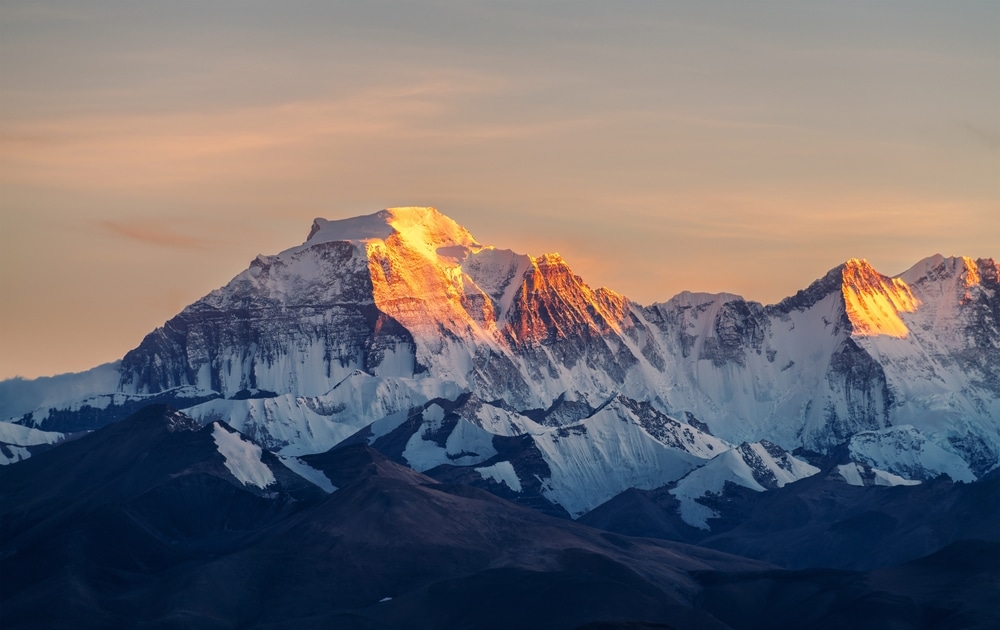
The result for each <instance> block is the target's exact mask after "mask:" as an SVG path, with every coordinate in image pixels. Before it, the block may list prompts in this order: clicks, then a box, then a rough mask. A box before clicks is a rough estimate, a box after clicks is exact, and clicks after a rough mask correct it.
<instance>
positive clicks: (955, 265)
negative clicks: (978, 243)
mask: <svg viewBox="0 0 1000 630" xmlns="http://www.w3.org/2000/svg"><path fill="white" fill-rule="evenodd" d="M979 262H992V261H979ZM984 267H985V265H984ZM958 275H961V278H962V281H963V282H964V284H965V288H971V287H974V286H976V285H978V284H981V283H982V281H983V278H982V274H981V273H980V265H979V264H978V262H977V261H975V260H973V259H972V258H969V257H968V256H947V257H946V256H942V255H941V254H934V255H933V256H928V257H927V258H924V259H923V260H921V261H920V262H918V263H917V264H915V265H913V266H912V267H910V268H909V269H907V270H906V271H904V272H903V273H901V274H899V276H897V277H898V278H900V279H901V280H904V281H905V282H907V283H908V284H917V283H919V282H925V281H927V280H940V279H943V278H952V277H955V276H958Z"/></svg>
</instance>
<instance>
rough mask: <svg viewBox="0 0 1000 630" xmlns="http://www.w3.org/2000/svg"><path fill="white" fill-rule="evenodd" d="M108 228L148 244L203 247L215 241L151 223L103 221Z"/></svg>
mask: <svg viewBox="0 0 1000 630" xmlns="http://www.w3.org/2000/svg"><path fill="white" fill-rule="evenodd" d="M100 225H101V226H102V227H104V228H105V229H106V230H108V231H110V232H112V233H113V234H115V235H117V236H123V237H125V238H127V239H131V240H134V241H139V242H141V243H144V244H148V245H158V246H161V247H175V248H179V249H202V248H206V247H209V246H210V245H212V243H213V241H211V240H209V239H205V238H199V237H196V236H191V235H190V234H183V233H180V232H178V231H175V230H173V229H170V228H165V227H163V226H161V225H154V224H151V223H148V222H146V223H137V222H127V223H126V222H119V221H102V222H101V223H100Z"/></svg>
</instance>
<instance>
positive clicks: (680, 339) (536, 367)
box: [16, 208, 1000, 505]
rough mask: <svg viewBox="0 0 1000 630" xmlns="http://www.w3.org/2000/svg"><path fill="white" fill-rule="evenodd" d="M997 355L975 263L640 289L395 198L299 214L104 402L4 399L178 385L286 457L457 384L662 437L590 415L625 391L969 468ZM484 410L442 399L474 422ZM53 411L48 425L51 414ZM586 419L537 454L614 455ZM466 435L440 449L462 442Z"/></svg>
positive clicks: (136, 394) (134, 363)
mask: <svg viewBox="0 0 1000 630" xmlns="http://www.w3.org/2000/svg"><path fill="white" fill-rule="evenodd" d="M998 366H1000V274H998V270H997V265H996V263H995V262H994V261H993V260H989V259H987V260H978V261H974V260H971V259H968V258H944V257H942V256H933V257H930V258H928V259H926V260H923V261H921V262H919V263H918V264H917V265H915V266H914V267H913V268H911V269H910V270H908V271H907V272H905V273H903V274H900V275H899V276H896V277H888V276H885V275H883V274H881V273H879V272H878V271H877V270H875V269H874V268H873V267H872V266H871V265H870V264H869V263H867V262H866V261H864V260H857V259H852V260H849V261H847V262H846V263H844V264H842V265H839V266H837V267H835V268H833V269H831V270H830V272H829V273H827V274H826V275H825V276H824V277H822V278H820V279H818V280H817V281H816V282H814V283H812V284H811V285H810V286H809V287H807V288H805V289H803V290H802V291H799V292H798V293H797V294H795V295H794V296H791V297H789V298H787V299H786V300H783V301H782V302H780V303H778V304H775V305H770V306H765V305H762V304H759V303H756V302H752V301H748V300H745V299H743V298H742V297H740V296H737V295H731V294H706V293H690V292H684V293H681V294H679V295H677V296H675V297H673V298H671V299H670V300H668V301H666V302H662V303H657V304H653V305H650V306H642V305H638V304H635V303H633V302H631V301H629V300H628V299H627V298H626V297H624V296H621V295H619V294H617V293H615V292H614V291H611V290H610V289H605V288H594V287H591V286H589V285H588V284H587V283H586V282H585V281H584V280H583V279H582V278H580V277H579V276H577V275H576V274H574V273H573V271H572V269H571V267H570V266H569V264H568V263H567V262H566V261H565V260H563V259H562V258H561V257H560V256H559V255H557V254H544V255H539V256H530V255H526V254H520V253H517V252H514V251H512V250H506V249H498V248H495V247H492V246H489V245H484V244H482V243H480V242H479V241H478V240H477V239H476V238H475V237H474V236H473V235H472V234H471V233H469V231H468V230H466V229H465V228H463V227H462V226H460V225H459V224H457V223H456V222H455V221H453V220H452V219H450V218H448V217H446V216H444V215H442V214H441V213H439V212H438V211H437V210H435V209H433V208H392V209H388V210H383V211H381V212H378V213H375V214H372V215H368V216H363V217H355V218H351V219H345V220H339V221H327V220H323V219H317V220H316V221H315V222H314V224H313V226H312V229H311V230H310V233H309V236H308V238H307V240H306V241H305V242H304V243H303V244H301V245H299V246H297V247H293V248H290V249H288V250H286V251H284V252H281V253H279V254H277V255H274V256H259V257H258V258H256V259H255V260H254V261H252V262H251V264H250V266H249V268H248V269H247V270H246V271H244V272H243V273H241V274H239V275H238V276H236V277H235V278H234V279H233V280H232V281H231V282H230V283H229V284H227V285H226V286H225V287H222V288H220V289H218V290H216V291H213V292H212V293H210V294H209V295H207V296H205V297H204V298H202V299H201V300H199V301H197V302H195V303H194V304H192V305H191V306H189V307H187V308H186V309H184V310H183V311H182V312H181V313H180V314H178V315H177V316H176V317H174V318H173V319H171V320H170V321H168V322H167V323H166V324H165V325H164V326H163V327H162V328H159V329H157V330H155V331H153V332H152V333H150V334H149V335H148V336H147V337H146V339H144V340H143V342H142V343H141V344H140V345H139V346H138V347H137V348H136V349H135V350H133V351H131V352H129V353H128V354H127V355H126V356H125V358H124V359H123V361H122V362H121V364H120V365H119V366H117V367H114V368H110V369H116V370H117V372H118V377H119V379H118V387H117V389H114V388H113V386H111V387H107V388H105V389H102V390H100V391H93V392H92V393H91V394H92V395H101V396H103V397H93V396H92V397H91V398H89V399H87V400H89V402H86V403H84V402H81V401H82V400H83V399H84V398H86V394H87V393H88V392H84V393H83V394H81V396H80V399H81V400H76V399H73V400H70V401H69V402H68V403H66V404H65V405H64V406H63V407H53V406H52V405H49V406H46V407H45V408H34V407H26V408H24V409H22V410H20V411H18V412H16V413H18V416H17V419H19V421H21V422H23V423H26V424H28V425H29V426H35V427H38V428H43V429H47V430H68V429H70V428H71V429H72V430H78V429H81V428H92V427H93V426H99V425H100V423H101V422H102V421H104V420H102V418H103V416H101V413H100V412H101V409H104V408H105V407H107V408H108V409H110V408H111V406H115V405H116V407H115V408H116V409H119V408H121V409H124V408H125V406H127V405H135V404H141V403H142V401H144V400H148V399H149V397H156V396H159V397H164V396H166V397H173V399H172V400H173V401H174V402H175V403H176V404H182V401H180V400H179V399H180V397H181V394H183V400H184V401H189V402H188V403H185V404H183V406H185V408H187V409H188V412H189V413H190V414H191V415H192V416H193V417H196V418H198V419H200V420H202V421H204V422H208V421H213V420H224V421H225V422H227V423H228V424H230V425H232V426H234V427H236V428H239V429H240V430H241V431H243V432H244V433H246V434H248V435H252V436H253V437H254V439H256V440H257V441H258V442H260V443H262V444H264V445H265V446H267V447H268V448H273V449H276V450H280V451H282V452H283V453H289V454H296V455H297V454H302V453H308V452H316V451H319V450H325V449H326V448H329V447H330V446H332V445H333V444H336V443H337V441H339V440H341V439H344V438H345V437H348V436H350V435H352V434H353V433H354V432H356V431H357V430H359V429H361V428H362V427H365V426H368V425H369V424H371V423H373V422H376V421H383V420H384V419H386V418H390V419H392V421H391V422H390V424H392V422H396V421H397V420H399V421H400V422H402V420H400V417H402V416H400V414H402V415H403V416H405V415H406V414H407V413H408V411H409V410H410V409H414V408H418V407H422V406H424V405H426V404H428V401H431V400H435V399H441V400H448V401H454V400H456V398H457V397H458V396H460V395H465V394H470V395H473V396H474V399H475V400H479V401H483V402H484V403H489V404H490V405H492V406H488V409H490V410H491V411H490V413H493V414H499V415H500V416H503V415H504V414H506V413H508V412H509V413H514V414H520V415H523V416H524V417H527V418H532V419H533V421H537V424H538V426H541V427H546V429H545V431H548V430H549V429H551V428H555V429H561V428H564V427H568V426H571V425H573V424H574V423H579V422H586V421H590V420H592V419H593V418H595V417H599V418H602V420H601V422H598V423H596V424H595V423H594V422H591V425H588V426H592V427H596V426H597V425H600V426H601V427H603V428H602V431H603V430H605V429H607V431H608V432H609V433H608V435H610V434H611V433H610V431H611V428H612V427H618V426H619V425H618V424H615V423H616V422H618V423H620V424H621V425H622V427H624V426H625V425H626V424H628V423H629V422H631V423H632V424H630V425H629V426H630V428H629V431H631V433H629V435H631V436H632V437H631V438H630V439H634V447H635V448H634V449H632V450H631V451H630V452H632V453H647V454H648V453H654V452H656V453H658V452H659V451H658V450H656V448H651V447H650V445H649V444H648V443H647V442H645V441H644V440H645V439H646V438H645V437H642V436H647V437H648V438H649V439H652V440H654V441H660V438H658V437H657V435H659V433H658V431H659V429H657V430H653V429H650V427H649V426H646V425H644V424H642V423H636V422H632V420H630V415H629V413H626V412H624V411H622V412H621V413H618V415H617V416H616V418H617V419H615V421H614V422H612V421H610V420H608V417H609V416H608V415H607V414H608V410H611V409H615V408H617V407H616V405H614V404H612V401H615V400H621V399H622V398H621V397H624V398H626V399H628V400H630V401H635V402H636V404H641V405H642V409H643V410H644V411H643V414H640V415H642V416H643V417H645V415H644V414H647V415H648V414H652V415H655V414H662V415H663V417H664V418H670V419H671V420H670V422H683V423H684V424H685V426H688V427H695V428H697V430H698V431H701V432H704V433H706V434H711V435H713V436H715V437H717V438H718V439H720V440H723V441H724V442H725V443H728V444H740V443H743V442H746V443H756V442H760V441H761V440H767V441H769V442H771V443H774V444H775V445H777V446H779V447H780V448H782V449H785V450H788V451H790V450H792V449H794V448H797V447H800V446H801V447H807V448H809V449H812V450H818V451H828V450H830V449H832V448H834V447H836V446H838V445H842V444H844V443H846V442H848V441H849V440H851V439H852V436H854V435H856V434H858V433H872V434H878V435H882V433H878V432H884V431H886V430H888V429H890V428H892V427H897V426H900V425H906V426H909V427H912V431H914V432H916V434H919V435H918V437H920V436H922V438H921V439H924V438H925V439H926V440H928V441H930V442H932V443H933V444H934V445H935V446H936V447H938V448H940V449H942V450H943V451H945V452H947V453H950V454H951V455H953V456H955V457H958V458H960V459H961V460H962V461H965V462H967V464H968V466H969V469H970V470H971V471H972V474H974V475H977V476H978V475H981V474H984V473H986V472H988V471H989V470H991V469H993V468H995V467H996V465H997V461H998V459H1000V427H998V425H997V423H996V421H995V418H997V417H1000V367H998ZM83 378H84V377H83V376H81V379H83ZM105 380H107V379H103V380H101V379H98V380H97V381H94V380H93V379H91V380H90V381H84V380H81V383H83V382H88V383H89V382H102V383H103V382H104V381H105ZM61 382H62V381H61ZM108 389H113V390H114V391H106V390H108ZM67 400H68V399H67ZM100 401H112V403H102V402H100ZM101 404H104V405H105V407H101V406H100V405H101ZM84 407H86V409H87V410H88V411H87V413H90V414H91V416H87V418H88V420H87V422H85V423H83V424H81V423H80V422H77V420H79V418H77V420H74V419H73V418H76V416H80V417H82V416H81V415H80V414H81V413H83V412H82V410H83V409H84ZM485 408H487V407H483V406H480V407H478V409H479V410H480V411H475V412H473V411H469V410H468V409H470V408H467V407H462V410H458V411H456V412H455V413H456V415H459V416H461V417H462V418H463V419H464V420H467V421H468V423H470V424H471V425H474V426H480V425H481V424H482V423H484V422H485V420H484V418H483V417H480V416H479V415H478V414H479V413H480V412H481V410H482V409H485ZM497 409H501V410H503V413H501V411H496V410H497ZM95 410H96V411H95ZM29 412H30V413H31V416H30V418H29V417H28V416H27V415H25V414H28V413H29ZM654 412H655V413H654ZM484 413H485V412H484ZM73 414H76V416H73ZM462 414H465V415H462ZM601 414H604V415H601ZM633 415H634V414H633ZM652 415H651V416H650V417H652ZM70 416H73V418H70ZM466 416H468V417H466ZM54 418H58V419H59V420H58V421H59V422H60V423H62V424H61V425H60V426H61V427H63V428H59V427H55V426H47V425H46V422H49V421H50V420H51V419H54ZM52 421H53V422H54V420H52ZM663 422H667V421H666V420H664V421H663ZM501 424H503V423H501ZM661 424H662V423H661ZM668 424H669V422H668ZM633 425H634V426H633ZM456 426H465V425H456ZM485 426H493V425H491V424H490V423H488V422H487V423H486V425H485ZM497 426H499V425H497ZM650 426H652V425H650ZM657 426H659V425H657ZM664 426H666V425H664ZM637 427H638V428H637ZM484 430H486V431H487V432H488V433H489V432H490V430H489V429H484ZM532 430H534V429H532ZM622 430H623V431H624V430H625V429H622ZM538 431H542V429H538ZM594 431H596V429H595V428H592V429H591V432H592V433H591V434H594ZM660 433H662V431H660ZM916 434H915V435H916ZM462 435H464V433H463V434H462ZM470 435H471V433H470ZM539 435H541V434H539ZM545 435H548V433H546V434H545ZM582 435H583V434H582V433H570V434H567V435H566V436H560V434H559V433H558V432H556V433H553V434H552V436H550V437H551V444H552V445H553V448H552V450H551V452H549V451H545V453H547V454H548V455H547V456H549V457H550V459H551V462H550V465H551V466H552V467H554V468H553V470H556V469H558V466H556V464H555V462H557V461H563V459H561V458H565V457H569V456H568V455H567V454H566V451H565V449H570V448H575V449H577V451H578V452H577V454H576V455H574V456H573V457H576V458H577V459H573V457H570V459H569V460H566V461H567V462H569V463H566V464H565V466H566V468H565V470H573V471H578V470H579V471H585V470H591V471H593V470H605V469H609V470H610V469H611V468H613V465H612V464H613V463H612V462H611V459H612V458H613V457H618V456H617V455H614V454H613V453H614V451H613V450H612V449H608V448H606V446H605V445H601V444H597V443H596V442H591V441H586V440H584V438H583V437H581V436H582ZM480 437H481V436H480ZM661 437H662V436H661ZM454 439H455V440H458V441H460V438H459V437H456V438H454ZM546 439H548V438H546ZM609 439H610V438H609ZM921 439H918V438H916V437H915V438H914V439H913V440H910V441H909V442H906V444H911V445H915V444H923V443H924V442H923V441H921ZM588 440H589V438H588ZM882 443H885V444H890V442H888V441H884V440H883V441H882V442H879V444H882ZM538 444H540V445H542V446H544V445H545V444H548V442H544V443H543V442H539V443H538ZM574 444H575V445H576V446H573V445H574ZM662 444H663V445H666V446H667V447H670V448H672V447H671V446H670V445H669V444H667V443H666V442H662ZM891 444H893V445H899V444H903V442H898V441H897V442H891ZM542 446H538V448H542ZM584 446H586V448H584ZM442 448H443V447H442ZM657 448H659V447H657ZM914 448H915V447H914ZM448 449H451V450H448ZM463 449H464V447H463V446H462V445H461V444H459V443H456V444H451V445H448V447H447V448H446V449H445V451H443V452H445V453H446V454H447V453H453V454H455V453H458V454H460V453H463V452H473V451H474V450H475V449H473V448H472V447H471V446H470V447H469V448H468V449H465V450H463ZM543 450H544V449H543ZM876 450H877V449H876ZM873 453H874V454H873ZM636 456H637V457H639V455H636ZM867 456H869V457H870V459H871V461H870V462H868V465H870V466H872V467H873V468H877V469H879V470H883V471H886V472H888V473H892V474H903V473H902V472H900V471H901V470H902V469H901V468H900V469H898V470H897V469H893V466H894V464H893V462H897V463H898V462H902V461H908V460H906V458H904V457H900V456H896V455H892V456H890V455H889V454H884V458H883V459H884V460H885V461H880V460H878V457H879V455H878V453H876V452H875V450H872V451H871V452H869V453H867ZM463 457H464V456H463ZM585 457H586V458H596V459H593V461H590V460H588V461H590V463H589V464H584V463H581V462H582V461H583V460H581V459H580V458H585ZM601 457H604V458H605V459H606V460H607V461H604V460H601V461H598V459H600V458H601ZM642 457H646V455H642ZM650 457H651V456H650ZM699 457H700V456H699ZM654 459H655V458H650V459H649V460H648V461H649V462H652V461H653V460H654ZM619 463H620V464H621V465H625V464H623V463H621V462H619ZM499 464H500V463H499V462H498V463H497V465H499ZM689 464H690V462H689ZM560 465H561V464H560ZM628 465H629V466H631V465H632V463H629V464H628ZM490 466H493V464H490ZM511 466H514V470H515V471H516V470H517V467H516V466H517V463H516V461H515V462H514V463H513V464H511ZM588 466H589V467H590V468H588ZM908 466H909V467H908V468H907V470H909V471H911V472H912V471H914V470H932V469H933V467H926V466H925V467H924V468H920V467H919V466H913V465H908ZM602 467H603V468H602ZM489 470H491V471H494V472H496V474H498V475H499V474H500V473H499V472H497V471H501V470H504V471H505V470H506V467H505V465H504V466H500V468H490V469H489ZM636 470H638V469H636ZM678 470H680V469H678ZM576 474H577V472H574V473H573V475H576ZM587 474H590V473H586V472H579V475H580V477H579V478H580V479H583V478H586V476H587ZM637 474H639V473H638V472H637ZM642 474H645V473H642ZM641 476H642V475H640V477H641ZM637 478H639V477H637ZM642 478H643V479H646V480H647V481H648V482H650V483H652V482H651V481H649V480H652V479H654V478H655V479H657V480H661V478H660V477H656V476H655V475H654V476H649V477H642ZM525 483H527V482H525ZM552 483H555V482H554V481H553V482H552ZM592 485H594V487H597V485H600V484H592ZM612 485H613V484H612ZM525 487H527V486H525ZM553 487H554V486H553ZM568 487H569V486H567V488H568ZM546 488H548V490H546ZM608 488H611V486H608ZM536 490H537V492H539V493H540V496H545V492H548V491H549V490H551V488H549V487H548V486H545V487H542V486H539V487H538V488H536ZM564 490H565V492H567V493H568V492H569V490H568V489H566V488H564ZM553 492H554V491H553ZM556 494H558V493H556ZM559 496H569V495H568V494H565V495H559ZM598 498H599V497H593V496H592V497H589V498H588V500H587V501H586V502H585V503H586V504H587V505H590V503H591V502H592V501H594V500H597V499H598ZM580 505H583V504H582V503H581V504H580Z"/></svg>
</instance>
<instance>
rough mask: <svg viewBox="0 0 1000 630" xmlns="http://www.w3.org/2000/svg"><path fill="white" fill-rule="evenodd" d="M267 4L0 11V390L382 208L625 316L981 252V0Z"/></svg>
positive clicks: (989, 93) (989, 53) (984, 21)
mask: <svg viewBox="0 0 1000 630" xmlns="http://www.w3.org/2000/svg"><path fill="white" fill-rule="evenodd" d="M609 5H613V6H609ZM277 7H278V5H276V4H274V3H264V2H246V3H240V4H239V10H238V12H236V5H234V4H232V3H201V2H199V3H193V2H192V3H185V2H177V3H162V4H156V3H148V4H143V5H140V4H138V3H130V2H124V1H121V2H92V3H87V4H86V5H83V4H82V3H75V2H72V3H71V2H53V3H48V2H7V3H5V4H4V5H3V6H2V7H0V257H2V259H0V291H2V295H3V299H2V301H0V378H7V377H11V376H14V375H23V376H29V377H33V376H39V375H45V374H54V373H59V372H65V371H75V370H81V369H86V368H88V367H91V366H93V365H96V364H98V363H101V362H105V361H111V360H114V359H116V358H119V357H121V356H122V354H124V352H126V351H127V350H128V349H129V348H131V347H134V346H135V345H137V344H138V342H139V341H140V340H141V338H142V336H143V335H144V334H145V333H147V332H149V331H151V330H152V329H153V328H154V327H156V326H158V325H161V324H162V323H163V322H164V321H165V320H166V319H168V318H169V317H171V316H172V315H174V314H175V313H176V312H177V311H179V310H180V309H181V308H183V307H184V306H185V305H187V304H189V303H190V302H192V301H194V300H196V299H198V298H199V297H201V296H202V295H204V294H205V293H207V292H208V291H210V290H212V289H214V288H216V287H218V286H220V285H222V284H224V283H225V282H227V281H228V280H229V279H230V278H231V277H232V276H234V275H235V274H237V273H238V272H239V271H241V270H242V269H244V268H245V267H246V265H247V264H248V262H249V261H250V260H251V259H252V258H253V257H254V256H255V255H257V254H258V253H275V252H277V251H280V250H282V249H284V248H287V247H290V246H292V245H295V244H298V243H300V242H301V241H303V240H304V238H305V236H306V234H307V233H308V230H309V226H310V222H311V220H312V219H313V218H314V217H316V216H324V217H327V218H342V217H347V216H353V215H357V214H369V213H372V212H375V211H377V210H379V209H381V208H384V207H388V206H398V205H433V206H436V207H438V208H439V209H441V211H442V212H444V213H445V214H448V215H449V216H451V217H453V218H454V219H456V220H457V221H458V222H459V223H461V224H463V225H465V226H466V227H468V228H469V229H470V230H471V231H472V233H473V234H475V235H476V236H477V238H478V239H479V240H480V241H482V242H484V243H490V244H494V245H498V246H502V247H510V248H512V249H515V250H518V251H523V252H526V253H531V254H536V255H537V254H540V253H543V252H550V251H558V252H560V253H561V254H562V255H563V257H564V258H565V259H566V260H567V261H568V262H569V264H570V265H571V266H572V267H573V268H574V270H576V271H577V273H580V274H581V275H582V276H583V277H584V278H585V279H586V280H587V281H588V282H590V283H591V284H594V285H606V286H609V287H611V288H614V289H615V290H617V291H620V292H622V293H625V294H626V295H628V296H629V297H631V298H633V299H635V300H637V301H639V302H642V303H650V302H653V301H660V300H665V299H667V298H669V297H670V296H672V295H673V294H675V293H677V292H678V291H681V290H684V289H691V290H704V291H731V292H735V293H740V294H743V295H745V296H747V297H749V298H752V299H757V300H760V301H764V302H773V301H776V300H778V299H780V298H781V297H784V296H786V295H789V294H791V293H794V292H795V291H796V290H797V289H799V288H802V287H804V286H805V285H806V284H808V283H809V282H810V281H812V280H813V279H815V278H817V277H819V276H821V275H822V274H823V273H825V272H826V271H827V270H828V269H829V268H831V267H833V266H835V265H837V264H839V263H841V262H843V261H845V260H847V259H848V258H852V257H858V258H867V259H868V260H869V261H871V262H872V264H873V265H875V267H876V268H877V269H879V270H880V271H882V272H883V273H888V274H895V273H899V272H901V271H903V270H904V269H905V268H906V267H908V266H909V265H911V264H913V263H914V262H916V261H917V260H918V259H920V258H923V257H925V256H928V255H931V254H934V253H937V252H940V253H943V254H946V255H968V256H973V257H980V256H994V257H996V256H1000V247H998V246H997V243H998V242H1000V241H998V239H997V235H998V234H1000V122H998V120H1000V119H998V117H997V115H996V112H998V111H1000V81H998V80H997V77H1000V43H998V42H997V40H996V38H995V37H993V35H995V33H993V32H992V31H995V25H996V24H997V23H1000V5H998V4H995V3H973V2H969V3H964V2H958V3H948V5H947V6H944V4H943V3H931V2H927V3H922V2H885V3H878V4H877V5H872V4H870V3H819V2H815V3H812V2H794V3H793V2H788V3H784V2H766V3H755V4H754V5H753V6H752V7H751V6H750V5H749V4H748V3H741V2H731V3H728V2H719V3H711V4H710V5H709V4H708V3H700V2H677V3H640V2H628V1H626V2H622V3H596V2H595V3H591V2H585V1H581V2H576V3H560V2H551V3H517V2H512V3H482V2H471V3H450V2H408V3H382V2H373V3H365V4H364V6H363V7H360V6H359V7H354V8H348V7H344V6H342V5H333V4H330V3H315V2H289V3H281V8H280V9H279V8H277ZM991 25H992V26H991Z"/></svg>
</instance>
